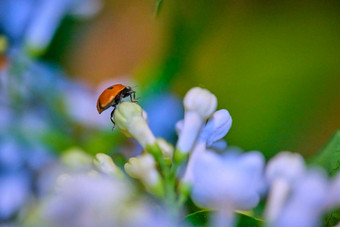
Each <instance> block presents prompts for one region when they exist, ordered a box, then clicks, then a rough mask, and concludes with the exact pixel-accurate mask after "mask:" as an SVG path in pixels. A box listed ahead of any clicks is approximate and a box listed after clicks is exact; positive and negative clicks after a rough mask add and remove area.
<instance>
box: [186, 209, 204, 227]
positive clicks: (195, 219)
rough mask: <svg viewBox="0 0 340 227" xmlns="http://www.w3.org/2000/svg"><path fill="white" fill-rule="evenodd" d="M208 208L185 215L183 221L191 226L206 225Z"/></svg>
mask: <svg viewBox="0 0 340 227" xmlns="http://www.w3.org/2000/svg"><path fill="white" fill-rule="evenodd" d="M209 213H210V211H209V210H200V211H197V212H195V213H191V214H189V215H187V216H186V217H185V221H186V222H188V223H190V224H191V225H192V226H208V216H209Z"/></svg>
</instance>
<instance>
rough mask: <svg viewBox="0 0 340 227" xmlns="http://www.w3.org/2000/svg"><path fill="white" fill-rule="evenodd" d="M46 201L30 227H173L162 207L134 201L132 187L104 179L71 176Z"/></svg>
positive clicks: (77, 175)
mask: <svg viewBox="0 0 340 227" xmlns="http://www.w3.org/2000/svg"><path fill="white" fill-rule="evenodd" d="M57 189H58V191H57V193H53V194H50V195H49V196H48V197H45V198H44V200H43V201H42V203H41V204H40V205H39V206H38V207H37V208H36V212H37V214H38V216H37V217H36V218H31V219H30V218H29V217H28V219H26V220H25V223H26V224H29V225H33V226H37V225H38V226H98V225H100V226H174V220H171V219H170V218H169V216H168V215H167V214H166V212H165V210H164V209H163V208H162V207H161V206H157V205H156V204H154V203H153V202H151V201H150V200H148V199H146V198H144V197H141V198H140V197H137V196H136V194H135V193H134V188H133V185H131V184H129V183H128V182H126V181H123V180H118V179H117V178H112V177H110V176H107V175H101V174H96V175H88V174H82V173H80V174H73V175H64V176H63V180H59V185H58V187H57Z"/></svg>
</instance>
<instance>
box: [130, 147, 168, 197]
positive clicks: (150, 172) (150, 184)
mask: <svg viewBox="0 0 340 227" xmlns="http://www.w3.org/2000/svg"><path fill="white" fill-rule="evenodd" d="M155 165H156V162H155V159H154V158H153V157H152V155H150V154H143V155H141V156H138V157H133V158H130V159H129V161H128V162H127V163H126V164H125V165H124V168H125V171H126V173H127V174H128V175H129V176H131V177H133V178H136V179H139V180H141V182H142V183H143V184H144V185H145V187H146V188H147V189H148V190H149V191H150V192H152V193H154V194H156V195H159V196H160V195H162V194H163V187H162V182H161V178H160V175H159V173H158V172H157V169H156V167H155Z"/></svg>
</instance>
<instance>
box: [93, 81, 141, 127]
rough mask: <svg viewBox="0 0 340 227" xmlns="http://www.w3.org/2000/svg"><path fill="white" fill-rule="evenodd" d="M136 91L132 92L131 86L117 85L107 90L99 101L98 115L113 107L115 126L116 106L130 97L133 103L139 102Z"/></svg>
mask: <svg viewBox="0 0 340 227" xmlns="http://www.w3.org/2000/svg"><path fill="white" fill-rule="evenodd" d="M135 93H136V92H135V91H134V90H132V88H131V87H129V86H124V85H122V84H115V85H112V86H110V87H108V88H106V89H105V90H104V91H103V93H101V95H100V96H99V98H98V101H97V110H98V113H99V114H101V113H102V112H103V111H104V110H106V109H108V108H110V107H111V106H112V107H113V110H112V112H111V118H110V120H111V121H112V123H113V125H115V122H114V120H113V114H114V112H115V109H116V106H117V105H118V104H119V103H121V102H122V99H123V98H126V97H128V96H130V100H131V102H137V101H136V100H135V99H136V96H135ZM113 127H114V126H113Z"/></svg>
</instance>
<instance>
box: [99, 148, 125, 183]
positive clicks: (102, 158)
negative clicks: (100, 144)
mask: <svg viewBox="0 0 340 227" xmlns="http://www.w3.org/2000/svg"><path fill="white" fill-rule="evenodd" d="M93 164H94V166H95V167H96V168H97V169H98V170H100V171H101V172H103V173H105V174H107V175H110V176H117V177H122V176H124V175H123V173H122V171H121V170H120V169H119V168H118V167H117V166H116V165H115V163H114V162H113V161H112V159H111V157H110V156H108V155H106V154H103V153H99V154H96V156H95V158H94V159H93Z"/></svg>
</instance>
